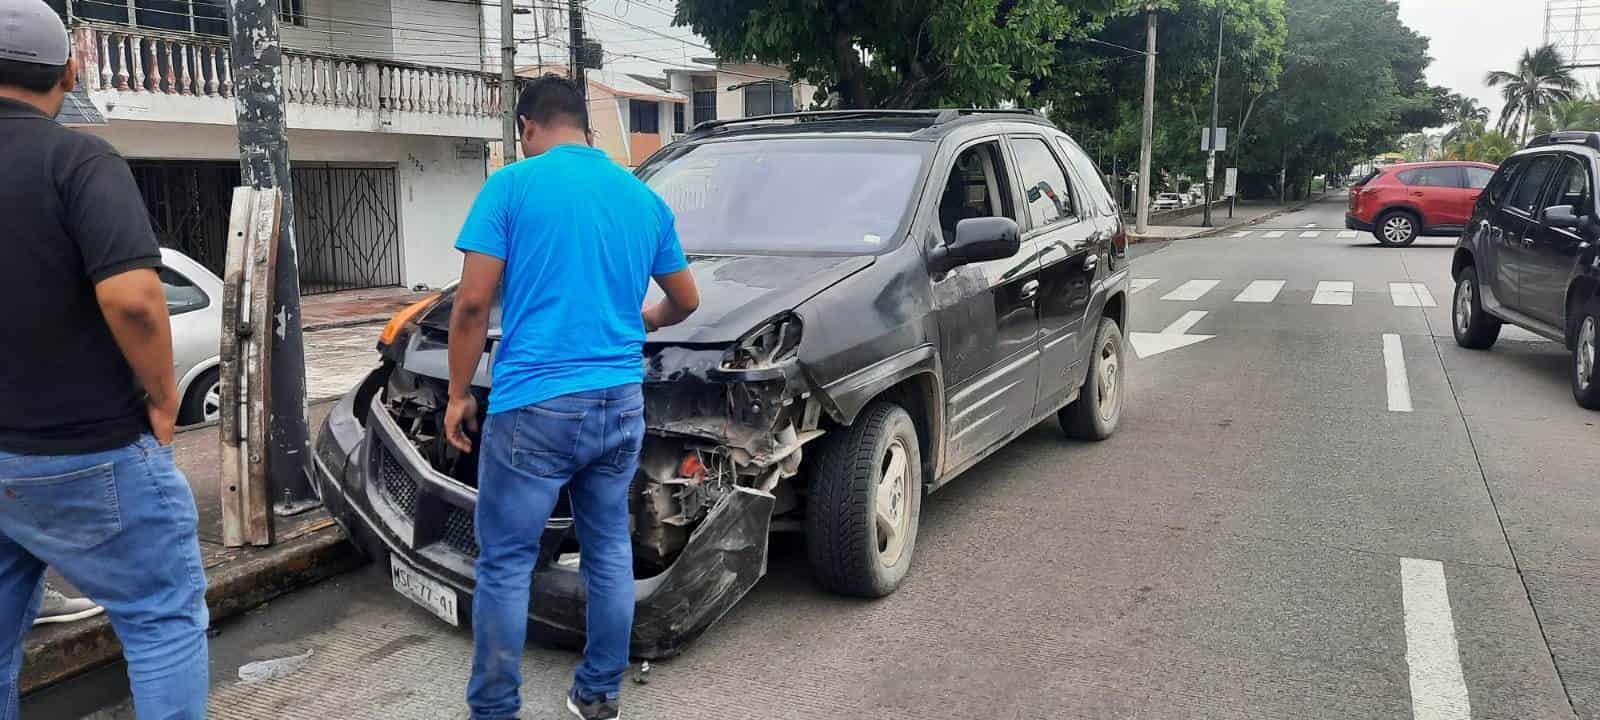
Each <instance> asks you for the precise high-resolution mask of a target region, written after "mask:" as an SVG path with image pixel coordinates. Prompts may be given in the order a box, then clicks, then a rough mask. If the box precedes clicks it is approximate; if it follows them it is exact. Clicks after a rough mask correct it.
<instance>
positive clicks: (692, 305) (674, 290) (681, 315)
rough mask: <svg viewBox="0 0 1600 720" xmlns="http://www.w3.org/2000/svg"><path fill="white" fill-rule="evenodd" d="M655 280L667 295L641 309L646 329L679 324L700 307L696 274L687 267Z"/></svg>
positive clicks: (650, 330)
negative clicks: (695, 283)
mask: <svg viewBox="0 0 1600 720" xmlns="http://www.w3.org/2000/svg"><path fill="white" fill-rule="evenodd" d="M655 280H656V285H658V286H660V287H661V292H662V294H663V295H665V297H663V298H661V302H658V303H656V304H654V305H649V306H646V307H645V309H644V310H642V311H640V313H639V315H640V316H642V317H643V318H644V329H645V330H646V331H649V332H655V331H657V330H660V329H661V328H664V327H667V326H669V325H677V324H678V323H681V322H683V321H684V320H687V319H688V318H689V315H691V314H693V313H694V311H695V310H696V309H698V308H699V307H700V290H699V289H698V288H696V287H695V285H694V275H692V274H690V273H689V271H688V270H687V269H685V270H679V271H677V272H673V273H667V274H666V275H658V276H656V278H655Z"/></svg>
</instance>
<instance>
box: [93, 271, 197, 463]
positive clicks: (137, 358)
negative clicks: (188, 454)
mask: <svg viewBox="0 0 1600 720" xmlns="http://www.w3.org/2000/svg"><path fill="white" fill-rule="evenodd" d="M94 294H95V299H96V300H97V301H98V302H99V304H100V313H101V314H102V315H104V316H105V319H106V326H107V327H109V328H111V335H112V336H113V337H114V338H116V341H117V347H118V348H119V349H120V350H122V356H123V357H124V358H126V359H127V360H128V367H130V368H132V370H133V374H134V376H135V377H137V378H138V379H139V385H140V386H142V387H143V388H144V392H145V395H146V396H147V397H148V399H147V400H146V402H147V403H148V404H149V408H148V413H149V418H150V432H151V434H153V435H155V436H156V441H157V442H160V443H161V444H162V445H170V444H172V429H173V426H174V425H176V424H177V419H178V380H177V378H176V377H175V376H174V375H173V371H172V325H171V323H170V321H169V320H168V319H167V299H166V293H165V292H163V291H162V289H161V280H160V278H159V277H158V276H157V275H156V271H155V270H151V269H149V268H140V269H137V270H129V271H127V272H124V273H120V274H117V275H112V276H111V277H108V278H106V279H104V280H101V281H100V282H98V283H96V284H95V286H94Z"/></svg>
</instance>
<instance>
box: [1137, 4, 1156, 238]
mask: <svg viewBox="0 0 1600 720" xmlns="http://www.w3.org/2000/svg"><path fill="white" fill-rule="evenodd" d="M1144 11H1145V21H1144V36H1145V37H1144V130H1143V132H1142V134H1141V135H1140V140H1139V198H1138V202H1139V207H1138V208H1137V209H1136V210H1135V212H1136V213H1137V215H1136V216H1135V217H1136V218H1137V222H1136V223H1135V224H1134V228H1135V229H1137V230H1138V231H1139V232H1140V233H1143V232H1146V231H1148V230H1149V227H1150V144H1151V142H1152V141H1153V139H1154V136H1155V133H1156V13H1155V7H1154V6H1153V5H1146V6H1145V9H1144Z"/></svg>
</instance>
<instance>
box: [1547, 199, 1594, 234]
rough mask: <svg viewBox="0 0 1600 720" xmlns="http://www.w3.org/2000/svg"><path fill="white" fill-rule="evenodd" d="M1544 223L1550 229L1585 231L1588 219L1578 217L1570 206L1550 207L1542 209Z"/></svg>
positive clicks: (1584, 216) (1581, 216) (1583, 216)
mask: <svg viewBox="0 0 1600 720" xmlns="http://www.w3.org/2000/svg"><path fill="white" fill-rule="evenodd" d="M1544 222H1545V224H1546V225H1549V226H1550V227H1556V228H1563V229H1566V230H1587V229H1588V227H1589V217H1588V216H1586V215H1579V214H1577V211H1576V209H1575V208H1573V206H1571V205H1552V206H1550V207H1547V208H1545V209H1544Z"/></svg>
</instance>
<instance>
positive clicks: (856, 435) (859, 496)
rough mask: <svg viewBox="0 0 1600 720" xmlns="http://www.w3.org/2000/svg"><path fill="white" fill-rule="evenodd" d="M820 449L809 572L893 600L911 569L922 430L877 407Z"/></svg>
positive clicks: (843, 589)
mask: <svg viewBox="0 0 1600 720" xmlns="http://www.w3.org/2000/svg"><path fill="white" fill-rule="evenodd" d="M822 445H823V447H822V453H821V454H820V455H819V456H818V457H817V458H816V460H817V464H816V466H815V468H814V472H813V473H812V478H811V485H810V492H809V494H808V495H807V499H806V551H807V555H808V556H809V557H810V560H811V572H812V574H813V575H815V576H816V578H817V582H818V583H820V584H821V585H822V586H823V587H825V588H827V589H829V590H832V591H833V592H836V593H840V594H842V595H855V596H858V597H883V596H884V595H888V594H889V593H892V592H894V591H895V588H897V587H899V586H900V581H901V580H902V579H904V578H905V576H906V571H907V570H908V569H910V567H911V553H912V550H913V549H915V547H916V543H917V526H918V524H919V520H920V517H921V513H922V452H921V448H920V447H919V446H918V443H917V430H916V426H915V425H914V424H913V423H912V422H911V416H910V415H908V414H906V411H905V410H903V409H901V408H900V406H898V405H895V404H893V403H889V402H876V403H873V404H872V405H870V406H868V407H867V409H866V410H863V411H862V413H861V415H860V416H859V417H857V418H856V422H855V424H854V425H852V426H850V427H849V428H844V429H842V430H840V431H838V432H837V433H836V434H834V435H833V436H832V437H829V438H825V439H824V440H823V441H822Z"/></svg>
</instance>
